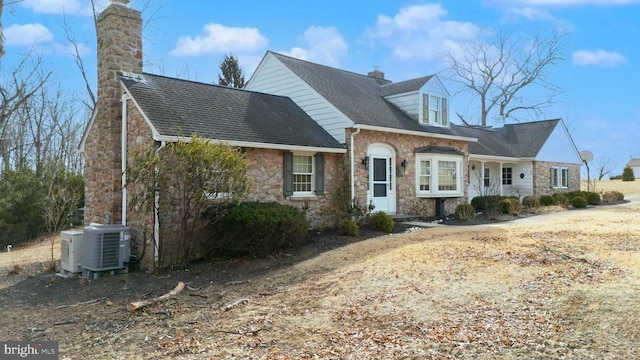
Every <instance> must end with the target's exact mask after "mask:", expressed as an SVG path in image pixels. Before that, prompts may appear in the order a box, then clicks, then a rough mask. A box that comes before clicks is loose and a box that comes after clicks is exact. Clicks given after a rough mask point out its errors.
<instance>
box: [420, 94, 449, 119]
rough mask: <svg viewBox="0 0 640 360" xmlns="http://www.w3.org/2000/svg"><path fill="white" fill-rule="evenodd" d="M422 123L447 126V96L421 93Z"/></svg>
mask: <svg viewBox="0 0 640 360" xmlns="http://www.w3.org/2000/svg"><path fill="white" fill-rule="evenodd" d="M422 123H423V124H425V125H435V126H444V127H448V126H449V106H448V104H447V98H445V97H441V96H437V95H432V94H423V95H422Z"/></svg>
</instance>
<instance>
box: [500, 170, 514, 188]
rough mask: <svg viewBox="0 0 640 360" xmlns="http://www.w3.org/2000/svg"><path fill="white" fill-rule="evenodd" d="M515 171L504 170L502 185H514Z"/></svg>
mask: <svg viewBox="0 0 640 360" xmlns="http://www.w3.org/2000/svg"><path fill="white" fill-rule="evenodd" d="M512 173H513V169H512V168H510V167H504V168H502V185H511V184H512V183H513V177H512Z"/></svg>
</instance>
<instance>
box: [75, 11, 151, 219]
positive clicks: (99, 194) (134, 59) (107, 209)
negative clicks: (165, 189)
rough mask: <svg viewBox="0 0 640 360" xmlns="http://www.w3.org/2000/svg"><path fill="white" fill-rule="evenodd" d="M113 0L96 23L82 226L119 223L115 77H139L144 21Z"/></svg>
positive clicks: (118, 122) (119, 124)
mask: <svg viewBox="0 0 640 360" xmlns="http://www.w3.org/2000/svg"><path fill="white" fill-rule="evenodd" d="M128 3H129V0H111V1H110V4H109V6H108V7H107V8H106V9H105V10H104V11H102V12H101V13H100V15H99V16H98V19H97V22H96V35H97V44H98V51H97V52H98V103H97V105H96V109H95V113H94V115H95V119H94V122H93V126H92V127H91V129H90V133H89V134H88V136H87V138H86V143H85V149H84V157H85V172H84V176H85V224H89V223H91V222H98V223H103V222H104V221H105V220H104V219H105V218H106V217H107V216H109V217H110V218H111V221H112V223H119V222H120V221H121V220H122V168H121V162H122V150H121V149H122V148H121V146H122V144H121V131H122V103H121V98H122V89H121V86H120V79H119V76H118V71H127V72H134V73H141V72H142V16H141V14H140V12H139V11H137V10H134V9H131V8H129V7H128V6H127V4H128Z"/></svg>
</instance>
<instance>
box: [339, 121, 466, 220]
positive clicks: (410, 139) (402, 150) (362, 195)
mask: <svg viewBox="0 0 640 360" xmlns="http://www.w3.org/2000/svg"><path fill="white" fill-rule="evenodd" d="M353 132H355V130H354V129H347V132H346V139H347V147H350V146H351V144H350V142H351V133H353ZM354 143H355V148H354V157H355V164H356V166H355V188H356V189H355V192H356V193H355V198H356V200H358V202H359V203H360V205H361V206H364V205H366V199H367V170H365V168H364V166H362V164H361V159H363V158H364V157H365V156H367V149H368V148H369V145H371V144H374V143H383V144H387V145H389V146H391V147H393V149H394V150H395V152H396V168H399V166H400V163H401V162H402V160H405V159H406V160H407V167H406V169H405V170H404V174H403V175H402V176H396V202H397V204H396V205H397V208H396V213H398V214H411V215H422V216H435V211H436V210H435V209H436V201H435V198H418V197H416V186H415V170H416V169H415V167H416V165H415V148H419V147H424V146H429V145H435V146H445V147H450V148H454V149H456V150H459V151H461V152H462V153H464V154H465V155H464V164H465V165H464V166H463V171H464V175H463V181H462V186H463V187H464V197H460V198H447V200H446V201H445V211H446V213H448V214H452V213H454V212H455V208H456V206H457V205H458V204H463V203H466V202H467V200H466V198H467V187H466V186H467V183H468V181H467V177H468V176H469V174H468V173H467V166H466V164H467V163H468V158H469V151H468V150H469V148H468V145H467V143H466V142H464V141H458V140H446V139H438V138H431V137H424V136H414V135H404V134H394V133H385V132H378V131H369V130H361V131H360V133H358V134H357V135H355V138H354ZM347 154H348V156H349V155H350V153H347ZM348 156H345V162H346V164H347V165H346V166H347V169H349V159H348ZM398 173H400V171H396V175H397V174H398ZM374 211H375V210H374Z"/></svg>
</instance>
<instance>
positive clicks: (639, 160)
mask: <svg viewBox="0 0 640 360" xmlns="http://www.w3.org/2000/svg"><path fill="white" fill-rule="evenodd" d="M627 166H629V167H635V166H640V158H631V159H630V160H629V162H628V163H627Z"/></svg>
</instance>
